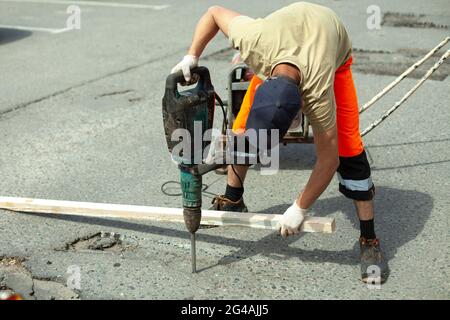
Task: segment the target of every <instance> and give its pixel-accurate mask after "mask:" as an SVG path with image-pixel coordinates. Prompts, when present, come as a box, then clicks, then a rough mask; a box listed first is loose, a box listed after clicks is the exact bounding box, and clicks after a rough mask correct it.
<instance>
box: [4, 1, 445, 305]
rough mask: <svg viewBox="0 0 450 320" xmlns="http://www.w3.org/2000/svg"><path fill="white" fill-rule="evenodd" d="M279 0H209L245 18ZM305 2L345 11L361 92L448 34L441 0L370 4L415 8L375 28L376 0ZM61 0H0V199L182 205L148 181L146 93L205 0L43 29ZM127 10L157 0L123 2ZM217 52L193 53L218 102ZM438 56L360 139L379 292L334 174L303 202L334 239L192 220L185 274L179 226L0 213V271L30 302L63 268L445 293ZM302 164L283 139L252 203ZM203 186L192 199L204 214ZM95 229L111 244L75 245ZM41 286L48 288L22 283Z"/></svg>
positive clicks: (147, 290)
mask: <svg viewBox="0 0 450 320" xmlns="http://www.w3.org/2000/svg"><path fill="white" fill-rule="evenodd" d="M105 2H106V1H105ZM291 2H292V1H267V2H266V1H264V2H261V1H256V0H248V1H235V0H232V1H222V2H221V4H223V5H224V6H228V7H230V8H233V9H234V10H237V11H239V12H242V13H243V14H246V15H250V16H254V17H258V16H264V15H266V14H268V13H270V12H271V11H273V10H275V9H277V8H279V7H282V6H284V5H286V4H288V3H291ZM314 2H317V3H320V4H325V5H327V6H329V7H331V8H332V9H334V10H335V11H336V12H337V13H338V14H339V15H340V16H341V17H342V19H343V21H344V23H345V25H346V26H347V28H348V30H349V33H350V36H351V38H352V40H353V46H354V48H355V49H358V50H359V51H358V52H360V53H359V54H360V55H361V59H360V60H359V61H356V62H355V70H356V72H355V75H354V76H355V81H356V86H357V90H358V95H359V99H360V101H361V102H365V101H368V100H369V99H370V98H371V97H372V96H374V95H375V94H376V93H378V91H379V90H381V89H382V88H383V87H384V86H386V85H387V84H388V83H389V82H390V81H392V80H393V79H394V75H395V74H400V73H401V70H403V69H406V68H407V67H408V66H409V64H412V62H413V61H415V60H418V59H419V58H420V56H421V55H423V54H424V52H426V51H427V50H429V49H431V48H432V47H434V46H435V45H436V44H437V43H439V42H440V41H441V40H442V39H443V38H444V37H445V36H448V35H449V28H450V27H445V24H447V25H449V24H450V23H449V20H450V5H449V4H448V1H446V0H441V1H437V0H435V1H426V2H424V1H419V0H413V1H395V2H394V1H387V0H378V1H377V5H378V6H379V8H380V9H381V12H382V14H386V13H388V12H389V13H394V15H396V14H397V16H398V14H406V13H411V14H414V15H415V16H409V17H405V16H401V15H400V16H399V17H400V23H399V25H396V24H395V23H389V22H387V23H385V24H384V25H382V26H381V29H379V30H369V29H368V28H367V25H366V21H367V18H368V16H369V15H368V14H367V11H366V10H367V8H368V6H369V5H372V4H373V1H366V0H364V1H361V0H360V1H350V0H342V1H331V0H328V1H314ZM61 3H62V4H59V3H48V2H46V1H45V0H43V1H41V3H37V2H27V1H25V2H19V1H13V0H11V1H4V0H0V25H3V27H0V68H1V69H0V70H1V72H0V74H1V75H0V78H1V85H0V150H1V152H0V177H1V178H0V194H1V195H3V196H18V197H35V198H47V199H61V200H74V201H89V202H106V203H122V204H139V205H151V206H166V207H179V206H180V202H181V199H180V198H179V197H168V196H166V195H164V194H162V193H161V191H160V187H161V185H162V184H163V183H164V182H166V181H168V180H177V179H178V171H177V169H176V167H175V166H174V165H173V164H172V162H171V161H170V160H169V157H168V153H167V150H166V146H165V141H164V135H163V127H162V116H161V98H162V95H163V90H164V81H165V78H166V76H167V74H168V72H169V71H170V69H171V67H172V66H173V65H174V64H176V63H177V62H178V61H179V59H180V58H181V57H182V56H183V55H184V53H185V52H186V50H187V47H188V45H189V43H190V39H191V37H192V32H193V28H194V26H195V24H196V21H197V19H198V18H199V17H200V16H201V14H202V13H203V11H204V10H206V8H207V7H208V6H209V5H210V2H209V1H181V0H169V1H167V0H165V1H154V0H152V1H143V0H140V1H139V0H129V1H125V0H117V2H107V3H108V4H109V6H98V5H85V4H80V5H79V7H80V8H81V29H80V30H71V31H67V32H61V33H52V30H53V31H55V30H60V29H63V28H64V27H65V24H66V19H67V17H68V14H67V13H66V8H67V6H68V2H63V1H62V2H61ZM113 3H122V4H128V6H125V7H117V6H113V5H112V4H113ZM139 3H141V4H144V5H146V6H148V5H168V7H159V8H157V9H155V8H152V7H139V8H137V7H133V6H131V4H139ZM421 15H423V16H421ZM402 19H403V20H402ZM411 19H412V20H411ZM441 25H444V26H441ZM5 26H8V27H5ZM30 28H33V29H32V30H30ZM36 28H47V29H45V30H44V29H41V30H38V29H36ZM19 29H20V30H19ZM227 46H228V42H227V40H226V39H225V38H224V37H223V36H219V37H218V38H217V39H215V40H214V42H213V43H211V45H210V46H209V47H208V48H207V50H206V52H205V56H207V55H209V56H210V58H208V59H204V60H203V61H202V64H204V65H206V66H207V67H208V68H209V69H210V71H211V73H212V77H213V83H214V85H215V87H216V89H217V91H218V92H219V93H221V94H223V95H225V94H226V90H225V88H226V79H227V75H228V70H229V67H230V65H229V61H228V59H225V58H223V56H222V55H214V53H215V52H218V51H220V50H222V49H225V48H227ZM446 48H447V49H448V46H447V47H446ZM384 61H386V63H387V64H384ZM405 61H408V63H405ZM446 64H447V65H445V66H443V68H446V69H442V70H444V71H441V76H440V78H439V79H436V80H429V81H427V82H426V83H425V84H424V85H423V86H422V87H421V88H420V89H419V90H418V91H417V92H416V93H415V94H414V95H413V96H412V97H411V98H410V99H409V100H408V101H407V102H406V103H405V104H404V105H403V106H402V107H401V108H400V109H399V110H398V111H397V112H396V113H394V115H393V116H392V117H390V118H389V119H388V120H387V121H386V122H385V123H384V124H383V125H381V126H380V127H379V128H377V129H376V130H375V131H373V132H372V133H371V134H370V135H368V136H367V137H366V138H365V143H366V146H367V149H368V151H369V152H370V155H371V157H372V159H373V164H372V166H373V179H374V181H375V184H376V186H377V196H376V214H377V216H376V230H377V233H378V235H379V237H380V238H381V241H382V247H383V249H384V252H385V254H386V256H387V258H388V259H389V266H390V268H391V276H390V278H389V280H388V282H387V283H386V284H385V285H383V286H382V287H381V288H380V289H369V288H368V287H367V286H366V285H365V284H363V283H361V282H359V280H358V279H359V266H358V250H359V249H358V247H357V245H356V241H357V239H358V235H359V230H358V229H359V228H358V221H357V219H356V216H355V213H354V209H353V207H352V203H351V202H350V201H348V200H347V199H345V198H344V197H343V196H342V195H340V194H339V192H338V190H337V179H336V178H335V180H333V182H332V184H331V185H330V187H329V188H328V189H327V191H326V192H325V193H324V194H323V195H322V197H321V198H320V199H319V200H318V202H317V203H316V204H315V205H314V208H313V214H315V215H317V216H329V217H335V218H336V222H337V232H336V233H335V234H332V235H323V234H302V235H300V236H296V237H292V238H290V239H288V240H285V239H281V238H280V237H279V236H277V235H276V234H275V233H273V232H269V231H261V230H253V229H245V228H237V227H222V228H212V229H202V230H200V231H199V236H198V240H199V241H198V265H199V268H200V269H201V272H199V273H198V274H196V275H192V274H191V273H190V251H189V240H188V233H187V231H185V227H184V226H183V225H181V224H174V223H153V222H148V223H136V222H133V221H117V220H108V219H88V218H55V217H52V216H49V215H33V214H29V215H26V214H19V213H11V212H7V211H1V210H0V257H2V258H1V259H0V282H2V283H3V284H5V283H6V286H9V287H10V288H12V289H16V290H19V289H18V288H19V287H21V288H22V289H21V290H22V291H23V292H24V294H25V295H26V294H28V295H29V294H30V292H32V290H33V288H34V289H35V290H36V292H35V294H34V296H29V298H42V299H45V298H48V297H51V296H53V297H56V298H67V297H72V295H71V291H70V292H67V290H66V288H65V286H66V284H67V280H68V278H70V276H71V275H72V273H71V271H70V270H73V266H75V267H76V268H79V270H80V276H81V278H80V287H79V290H76V291H75V292H74V293H73V296H78V297H79V298H81V299H92V298H103V299H110V298H112V299H205V298H206V299H211V298H212V299H224V298H229V299H242V298H244V299H247V298H248V299H309V298H318V299H415V298H416V299H449V298H450V283H449V280H448V279H449V278H450V277H449V276H450V248H449V246H450V245H449V243H450V241H449V240H450V239H449V229H450V228H449V227H450V225H449V218H448V212H449V210H450V200H449V192H450V182H449V181H450V126H449V125H448V124H449V121H450V105H449V101H450V99H449V98H450V94H449V84H450V77H446V74H445V73H447V74H448V70H449V69H448V64H449V62H446ZM368 66H370V67H368ZM427 66H429V65H427ZM394 67H398V69H399V71H398V72H397V69H394ZM403 67H404V68H403ZM393 70H394V71H393ZM416 81H417V80H416V79H407V80H405V81H404V82H402V84H401V85H399V86H398V87H397V88H396V89H394V90H393V91H392V93H391V94H389V95H388V96H387V97H386V98H383V99H382V100H381V101H380V102H379V103H378V104H377V105H376V106H375V107H373V108H372V109H371V110H370V111H368V112H367V113H365V114H364V115H363V116H362V118H361V127H363V128H364V127H365V126H367V125H368V124H369V123H370V122H371V121H373V120H375V119H376V118H377V117H378V116H380V115H381V114H382V112H383V111H386V110H387V109H388V108H389V107H390V106H392V105H393V103H394V102H395V101H397V100H398V99H399V98H400V97H401V96H402V95H403V94H404V93H405V92H406V91H407V90H408V89H409V88H410V87H411V86H412V85H413V84H414V83H415V82H416ZM314 160H315V155H314V148H313V146H311V145H290V146H287V147H283V148H282V151H281V164H280V165H281V170H280V172H279V173H278V174H276V175H273V176H261V175H260V172H259V171H258V170H251V171H250V173H249V176H248V180H247V183H246V193H245V201H246V203H247V205H248V207H249V209H250V210H251V211H252V212H270V213H279V214H281V213H282V212H283V211H284V210H285V209H286V208H287V207H288V206H289V205H290V203H291V202H292V201H293V199H294V198H295V196H296V195H297V194H298V192H299V191H300V190H301V188H302V186H303V185H304V184H305V182H306V181H307V179H308V177H309V173H310V171H311V169H312V166H313V164H314ZM204 182H205V183H206V184H208V185H209V189H208V191H209V192H211V193H223V192H224V188H225V177H223V176H218V175H215V174H209V175H207V176H205V178H204ZM175 191H177V190H175ZM210 197H211V196H210V194H205V195H204V203H205V207H207V205H208V203H209V200H210ZM101 232H107V233H116V234H119V235H120V238H121V239H122V243H120V244H115V243H114V241H112V243H110V244H109V245H108V244H106V245H105V246H104V247H103V248H104V250H91V249H89V244H92V243H94V244H95V243H97V245H98V242H95V240H96V238H95V237H96V236H97V238H98V234H99V233H101ZM79 239H87V240H86V241H78V240H79ZM97 240H98V239H97ZM100 240H101V239H100ZM103 240H105V239H103ZM100 247H101V245H100ZM107 247H110V248H107ZM11 258H15V260H14V259H11ZM11 261H13V262H11ZM14 261H15V262H14ZM71 268H72V269H71ZM12 273H13V274H15V275H16V276H15V277H13V276H11V274H12ZM17 274H22V275H23V274H25V275H26V276H25V278H23V277H22V278H20V277H18V276H17ZM69 280H70V279H69ZM33 281H34V286H33ZM38 281H40V282H39V283H38ZM42 282H46V284H45V283H44V284H43V283H42ZM38 285H40V286H43V287H45V290H47V291H45V290H41V291H37V289H36V288H38ZM19 291H20V290H19Z"/></svg>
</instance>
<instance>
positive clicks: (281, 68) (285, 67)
mask: <svg viewBox="0 0 450 320" xmlns="http://www.w3.org/2000/svg"><path fill="white" fill-rule="evenodd" d="M272 76H274V77H276V76H285V77H289V78H291V79H292V80H294V81H295V83H297V84H298V85H300V83H301V80H302V74H301V72H300V70H298V68H297V67H295V66H293V65H292V64H289V63H280V64H278V65H276V67H275V68H273V71H272Z"/></svg>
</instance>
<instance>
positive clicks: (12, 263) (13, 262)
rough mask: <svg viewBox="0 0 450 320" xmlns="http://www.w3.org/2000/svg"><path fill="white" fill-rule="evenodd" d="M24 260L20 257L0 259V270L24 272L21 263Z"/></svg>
mask: <svg viewBox="0 0 450 320" xmlns="http://www.w3.org/2000/svg"><path fill="white" fill-rule="evenodd" d="M24 262H25V259H24V258H21V257H0V268H2V269H8V270H15V271H25V270H26V269H25V267H24V265H23V263H24Z"/></svg>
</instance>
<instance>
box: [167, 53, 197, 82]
mask: <svg viewBox="0 0 450 320" xmlns="http://www.w3.org/2000/svg"><path fill="white" fill-rule="evenodd" d="M197 65H198V57H196V56H192V55H187V56H184V58H183V60H181V61H180V63H178V64H177V65H176V66H175V67H173V68H172V71H171V72H170V73H175V72H178V71H180V70H182V71H183V75H184V79H185V80H186V82H187V83H190V82H191V69H192V68H195V67H196V66H197Z"/></svg>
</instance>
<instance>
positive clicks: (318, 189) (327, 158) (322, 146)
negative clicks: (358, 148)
mask: <svg viewBox="0 0 450 320" xmlns="http://www.w3.org/2000/svg"><path fill="white" fill-rule="evenodd" d="M314 143H315V145H316V153H317V161H316V165H315V166H314V169H313V171H312V173H311V176H310V178H309V181H308V183H307V184H306V187H305V189H304V190H303V192H302V193H301V194H300V197H299V198H298V199H297V200H296V201H295V202H294V204H293V205H291V206H290V207H289V208H288V209H287V210H286V212H285V213H284V214H283V216H282V217H281V219H280V221H279V231H280V233H281V235H282V236H283V237H286V236H288V235H292V234H295V233H298V232H299V228H300V226H301V224H302V222H303V220H304V218H305V216H306V215H307V211H308V210H307V209H309V207H311V206H312V204H313V203H314V202H315V201H316V200H317V198H319V196H320V195H321V194H322V192H324V191H325V189H326V188H327V187H328V185H329V184H330V181H331V179H332V178H333V175H334V173H335V172H336V170H337V168H338V166H339V153H338V144H337V131H336V126H334V127H333V128H332V129H329V130H327V131H324V132H317V133H316V132H314Z"/></svg>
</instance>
